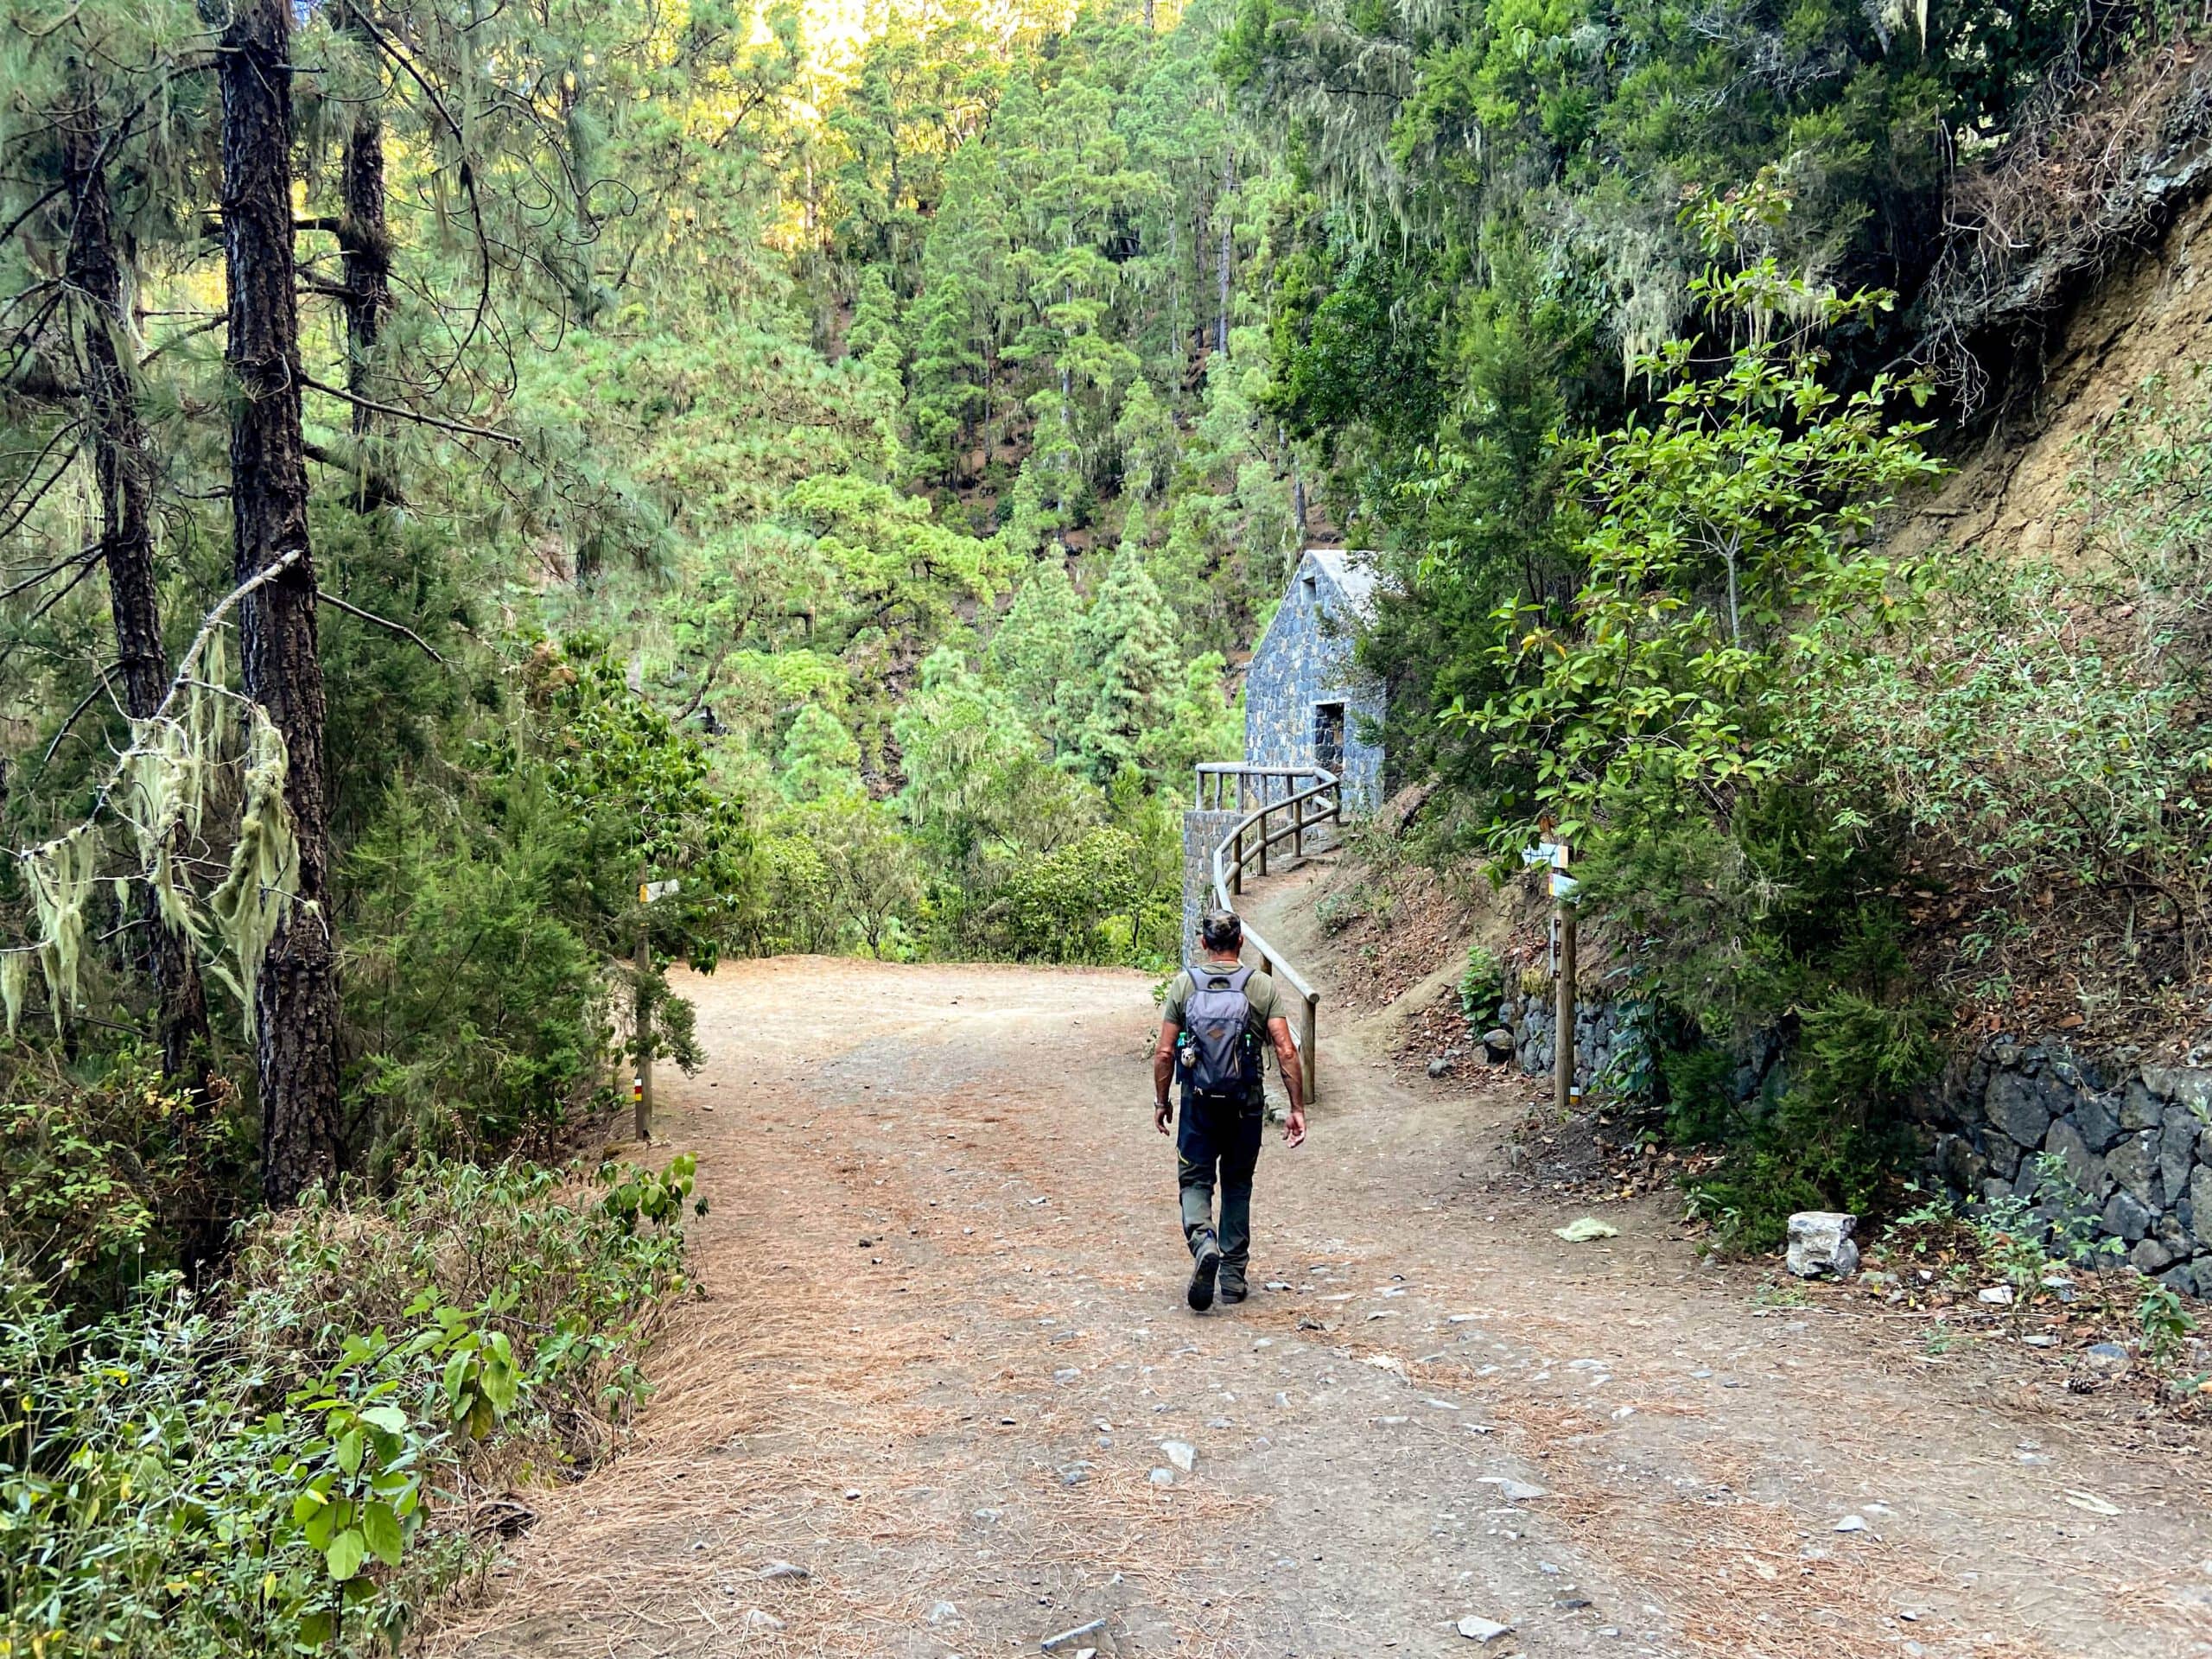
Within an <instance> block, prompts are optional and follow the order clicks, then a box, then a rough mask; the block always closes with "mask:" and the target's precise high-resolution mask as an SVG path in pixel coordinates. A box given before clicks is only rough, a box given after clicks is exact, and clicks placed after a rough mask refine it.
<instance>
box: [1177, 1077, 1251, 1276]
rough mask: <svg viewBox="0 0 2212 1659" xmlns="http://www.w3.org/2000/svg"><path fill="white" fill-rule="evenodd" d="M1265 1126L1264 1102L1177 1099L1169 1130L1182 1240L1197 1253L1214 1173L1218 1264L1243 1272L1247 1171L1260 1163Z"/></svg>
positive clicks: (1208, 1219)
mask: <svg viewBox="0 0 2212 1659" xmlns="http://www.w3.org/2000/svg"><path fill="white" fill-rule="evenodd" d="M1266 1122H1267V1102H1266V1100H1265V1098H1264V1097H1262V1096H1258V1095H1255V1096H1253V1098H1252V1099H1251V1100H1250V1101H1249V1103H1247V1102H1243V1101H1236V1100H1219V1099H1211V1098H1208V1097H1205V1096H1192V1094H1191V1093H1190V1092H1189V1091H1188V1090H1185V1091H1184V1095H1183V1111H1182V1115H1181V1116H1180V1118H1179V1121H1178V1122H1177V1125H1176V1130H1175V1176H1176V1179H1177V1180H1178V1181H1179V1183H1180V1185H1181V1186H1182V1189H1183V1237H1184V1240H1185V1243H1188V1244H1189V1245H1190V1247H1191V1252H1192V1255H1196V1254H1197V1253H1198V1240H1199V1238H1200V1237H1202V1236H1204V1235H1205V1233H1207V1232H1209V1231H1211V1230H1213V1228H1214V1218H1213V1189H1214V1180H1215V1176H1216V1172H1217V1171H1218V1172H1219V1178H1220V1181H1221V1225H1220V1229H1219V1230H1218V1232H1217V1235H1216V1236H1217V1237H1218V1238H1219V1240H1220V1242H1221V1262H1222V1265H1223V1266H1224V1268H1236V1270H1237V1271H1238V1272H1240V1273H1241V1272H1242V1271H1243V1268H1244V1263H1245V1260H1246V1258H1247V1257H1248V1256H1249V1255H1250V1254H1251V1249H1252V1171H1253V1168H1254V1166H1256V1165H1257V1164H1258V1163H1259V1161H1260V1133H1261V1130H1262V1128H1264V1127H1265V1125H1266Z"/></svg>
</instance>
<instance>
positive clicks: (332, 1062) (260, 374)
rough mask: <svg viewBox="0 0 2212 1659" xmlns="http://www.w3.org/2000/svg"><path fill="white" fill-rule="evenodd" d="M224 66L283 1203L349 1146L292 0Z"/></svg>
mask: <svg viewBox="0 0 2212 1659" xmlns="http://www.w3.org/2000/svg"><path fill="white" fill-rule="evenodd" d="M217 65H218V71H217V73H219V77H220V79H221V84H222V93H223V132H222V147H223V194H222V207H223V252H224V274H225V277H226V287H227V289H228V290H229V299H230V308H229V316H228V334H227V340H226V361H227V362H228V364H229V367H230V371H231V374H232V378H233V380H234V382H235V387H234V391H233V394H232V414H231V505H232V521H233V524H234V528H235V537H236V539H235V546H234V549H233V561H234V569H235V571H236V575H237V578H238V582H239V583H240V584H241V585H243V584H245V582H249V581H252V580H256V579H259V578H264V576H265V575H266V573H268V572H270V571H274V572H276V574H275V575H273V576H267V577H266V579H265V580H264V581H263V582H262V585H261V586H260V587H259V588H257V590H256V591H255V592H254V593H252V594H250V595H249V596H248V597H247V599H246V601H245V604H244V605H243V606H242V607H241V609H242V611H243V613H244V617H245V621H244V624H243V626H242V628H241V630H240V632H241V635H242V644H243V652H242V653H241V654H242V657H243V666H244V670H245V690H246V695H247V696H250V697H251V698H252V699H253V700H254V701H255V702H258V703H260V704H261V705H262V707H263V708H264V709H267V710H268V712H269V717H270V721H272V722H273V723H274V725H275V726H276V728H277V731H278V732H279V733H280V734H282V735H283V740H284V747H285V751H286V755H285V783H284V796H285V800H286V802H287V804H289V806H290V809H291V814H292V820H293V823H292V829H293V834H294V836H295V837H296V842H297V850H298V857H299V880H298V886H297V893H296V902H295V904H294V905H293V906H292V908H291V911H290V912H289V915H288V917H287V918H286V919H285V921H284V923H283V925H282V926H281V927H280V928H279V929H278V931H277V934H276V937H275V938H272V939H271V940H270V944H269V949H268V952H267V955H266V957H265V958H264V962H263V963H262V968H261V972H260V974H259V976H258V977H257V981H256V988H255V994H254V1002H255V1010H254V1013H255V1019H254V1040H255V1051H256V1053H255V1059H256V1067H257V1071H258V1074H259V1081H260V1095H261V1117H262V1135H261V1147H262V1156H261V1164H262V1190H263V1194H264V1197H265V1198H267V1199H268V1200H269V1201H270V1203H271V1204H274V1205H288V1204H290V1203H292V1202H294V1201H295V1200H296V1199H297V1198H299V1197H300V1195H301V1194H302V1192H306V1191H307V1190H308V1188H309V1187H311V1186H313V1185H315V1183H317V1182H318V1181H321V1180H323V1179H327V1178H328V1177H330V1176H332V1175H334V1174H335V1173H337V1171H338V1167H339V1163H340V1154H341V1151H342V1140H341V1134H340V1122H339V1103H338V1015H339V1008H338V952H337V949H336V944H335V942H334V938H333V937H332V931H331V918H332V916H333V913H334V909H335V906H334V904H333V902H332V901H333V898H334V893H333V889H332V886H331V857H330V829H329V824H330V799H329V790H328V785H327V760H326V757H325V755H324V753H323V727H324V724H325V719H326V715H327V704H326V702H325V697H324V692H323V683H322V664H321V658H320V656H319V654H318V645H317V631H316V623H315V606H316V603H317V598H318V594H317V589H316V584H315V565H314V562H313V558H312V555H311V550H310V549H309V546H308V477H307V456H306V454H305V452H304V449H303V448H302V444H303V437H302V431H301V426H300V396H301V368H300V339H299V327H300V325H299V304H298V296H297V295H296V292H295V289H294V282H295V277H294V263H295V262H294V255H293V249H292V235H293V225H292V168H291V159H292V139H293V132H292V76H293V73H294V70H293V65H292V12H291V7H290V4H289V0H239V4H238V8H237V10H235V11H233V12H232V15H231V22H230V25H229V27H227V28H226V29H225V30H224V31H223V36H222V52H221V54H220V55H219V58H218V60H217Z"/></svg>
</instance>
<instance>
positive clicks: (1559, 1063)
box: [1551, 841, 1575, 1117]
mask: <svg viewBox="0 0 2212 1659" xmlns="http://www.w3.org/2000/svg"><path fill="white" fill-rule="evenodd" d="M1567 856H1568V854H1567V843H1566V842H1563V841H1560V842H1553V843H1552V856H1551V866H1552V873H1551V888H1552V921H1553V925H1554V926H1555V927H1556V928H1557V929H1558V930H1559V971H1558V974H1557V976H1556V978H1555V980H1554V989H1555V991H1556V994H1557V995H1556V1001H1554V1005H1553V1008H1552V1021H1553V1026H1554V1030H1553V1034H1552V1052H1553V1056H1554V1065H1553V1070H1552V1104H1553V1105H1554V1107H1556V1108H1557V1109H1558V1110H1559V1114H1560V1116H1561V1117H1565V1116H1567V1113H1568V1112H1570V1111H1572V1110H1573V1107H1574V888H1575V880H1574V878H1573V876H1571V875H1569V874H1567Z"/></svg>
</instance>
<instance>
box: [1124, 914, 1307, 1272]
mask: <svg viewBox="0 0 2212 1659" xmlns="http://www.w3.org/2000/svg"><path fill="white" fill-rule="evenodd" d="M1198 944H1199V947H1200V949H1201V950H1202V952H1203V955H1202V957H1201V958H1200V960H1199V963H1198V966H1197V967H1196V968H1195V969H1185V971H1184V972H1182V973H1179V974H1178V975H1176V976H1175V978H1174V980H1173V982H1172V983H1170V984H1169V986H1168V988H1167V1003H1166V1008H1165V1009H1164V1010H1163V1012H1162V1017H1161V1019H1160V1046H1159V1047H1158V1048H1157V1049H1156V1050H1154V1052H1153V1057H1152V1092H1153V1109H1152V1120H1153V1122H1154V1124H1155V1125H1156V1126H1157V1127H1158V1128H1159V1130H1160V1133H1161V1134H1162V1135H1165V1134H1166V1133H1167V1116H1168V1107H1167V1087H1168V1084H1169V1083H1170V1082H1171V1081H1173V1079H1174V1077H1176V1076H1177V1075H1178V1074H1179V1075H1180V1076H1181V1077H1182V1079H1183V1116H1182V1122H1181V1125H1180V1127H1179V1129H1178V1131H1177V1134H1176V1136H1175V1171H1176V1179H1177V1180H1178V1181H1179V1183H1180V1185H1181V1186H1182V1193H1183V1236H1184V1237H1185V1239H1186V1240H1187V1241H1189V1243H1190V1246H1191V1260H1192V1268H1191V1285H1190V1290H1189V1292H1188V1296H1189V1300H1190V1304H1191V1306H1192V1307H1194V1308H1197V1309H1198V1310H1200V1311H1201V1312H1203V1311H1204V1310H1205V1309H1206V1308H1209V1307H1211V1306H1213V1299H1214V1288H1215V1285H1216V1282H1217V1281H1218V1283H1219V1286H1220V1291H1221V1300H1223V1301H1224V1302H1241V1301H1243V1300H1244V1298H1245V1296H1246V1294H1248V1290H1249V1287H1248V1285H1247V1282H1246V1280H1245V1277H1244V1269H1245V1264H1246V1262H1247V1260H1248V1258H1249V1255H1250V1252H1251V1248H1252V1170H1253V1167H1254V1166H1255V1165H1256V1164H1257V1163H1258V1162H1259V1160H1260V1131H1261V1128H1262V1126H1263V1125H1264V1124H1265V1123H1266V1122H1267V1095H1266V1092H1265V1090H1264V1087H1263V1084H1262V1067H1263V1065H1264V1064H1265V1062H1266V1053H1265V1047H1264V1046H1273V1048H1274V1052H1275V1064H1276V1066H1277V1068H1278V1069H1279V1070H1280V1071H1281V1073H1282V1086H1283V1089H1284V1091H1285V1092H1286V1093H1287V1094H1288V1095H1289V1096H1290V1121H1289V1122H1287V1124H1286V1125H1285V1126H1284V1128H1283V1142H1284V1144H1285V1145H1287V1146H1293V1147H1294V1146H1297V1145H1298V1144H1299V1143H1300V1141H1304V1140H1305V1139H1306V1103H1305V1101H1304V1099H1303V1098H1302V1097H1301V1093H1300V1084H1302V1083H1303V1081H1304V1079H1303V1078H1302V1077H1301V1076H1300V1071H1299V1067H1298V1047H1297V1045H1296V1044H1294V1043H1293V1042H1292V1041H1291V1039H1290V1021H1289V1020H1287V1019H1286V1018H1284V1017H1283V1014H1282V1012H1281V1007H1280V1006H1279V999H1278V998H1277V996H1276V994H1275V982H1274V981H1273V980H1272V979H1270V978H1268V976H1266V975H1265V974H1262V973H1255V972H1254V971H1253V970H1252V969H1249V968H1247V967H1245V966H1243V963H1239V962H1238V961H1237V959H1236V956H1237V952H1238V951H1239V950H1242V949H1243V945H1244V924H1243V922H1241V921H1239V920H1238V919H1237V918H1236V912H1234V911H1227V910H1210V911H1208V912H1206V913H1205V917H1204V918H1202V919H1201V920H1200V922H1199V924H1198ZM1217 1170H1218V1172H1219V1178H1220V1181H1221V1230H1220V1232H1219V1233H1218V1235H1217V1234H1216V1232H1215V1230H1214V1218H1213V1189H1214V1180H1215V1175H1216V1171H1217Z"/></svg>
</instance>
